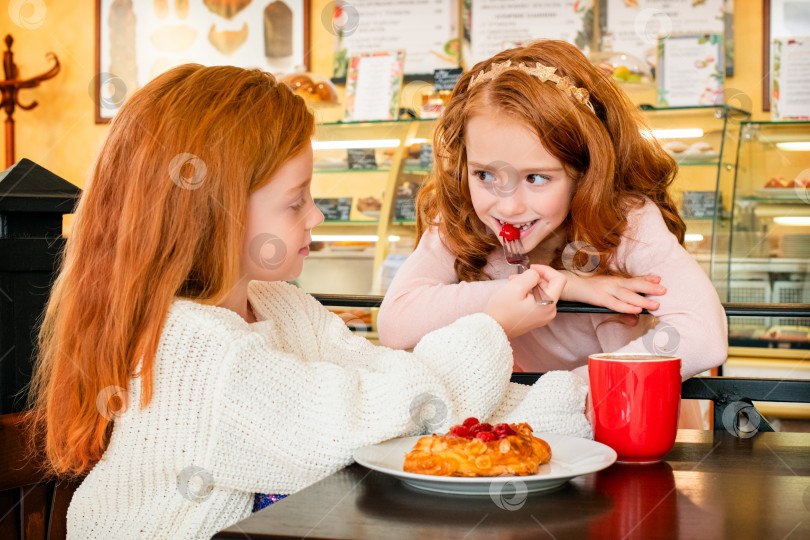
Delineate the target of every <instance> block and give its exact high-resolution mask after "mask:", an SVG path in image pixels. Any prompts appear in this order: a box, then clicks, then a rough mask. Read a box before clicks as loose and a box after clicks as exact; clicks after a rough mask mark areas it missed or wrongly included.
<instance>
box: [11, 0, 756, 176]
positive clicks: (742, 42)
mask: <svg viewBox="0 0 810 540" xmlns="http://www.w3.org/2000/svg"><path fill="white" fill-rule="evenodd" d="M329 3H330V1H329V0H312V13H311V17H310V23H311V47H312V64H311V65H312V69H313V71H315V72H317V73H320V74H322V75H326V76H329V75H330V74H331V70H332V46H333V42H334V36H333V35H332V34H331V33H329V32H327V31H326V29H325V28H324V27H323V25H322V23H321V12H322V11H323V9H324V8H325V7H326V6H327V5H328V4H329ZM44 4H45V13H44V17H43V18H42V24H41V25H40V26H38V27H37V28H34V29H28V28H23V27H20V26H18V25H17V24H15V23H14V22H13V21H12V19H11V17H10V15H9V13H8V9H0V29H2V30H0V32H2V34H3V36H4V35H5V34H7V33H10V34H12V36H13V37H14V40H15V42H14V46H13V51H14V52H15V60H16V62H17V66H18V68H19V71H20V75H21V76H22V77H24V78H25V77H30V76H33V75H36V74H39V73H41V72H43V71H45V70H47V69H49V67H50V65H49V63H48V61H47V60H46V57H45V54H46V53H47V52H48V51H53V52H54V53H56V55H57V56H58V57H59V60H60V62H61V64H62V71H61V72H60V73H59V75H57V76H56V78H54V79H52V80H50V81H46V82H45V83H43V84H42V85H41V86H40V87H39V88H36V89H33V90H27V91H24V92H22V94H21V100H22V102H23V103H30V102H31V101H33V100H37V101H39V102H40V105H39V106H37V107H36V108H35V109H34V110H32V111H22V110H20V109H17V111H16V113H15V115H14V118H15V120H16V122H17V128H16V144H17V159H18V160H19V159H20V158H23V157H27V158H29V159H31V160H32V161H35V162H37V163H39V164H40V165H42V166H43V167H46V168H47V169H50V170H51V171H53V172H54V173H56V174H58V175H60V176H62V177H64V178H65V179H67V180H69V181H70V182H73V183H74V184H76V185H78V186H84V185H85V183H86V180H87V177H88V174H89V172H90V168H91V167H92V163H93V159H94V157H95V154H96V152H97V151H98V148H99V146H100V143H101V141H102V139H103V137H104V135H105V133H106V130H107V127H106V126H104V125H96V124H95V123H94V120H93V117H94V113H93V100H92V97H91V91H90V84H91V81H92V79H93V76H94V63H95V27H94V25H95V1H94V0H79V1H75V2H67V1H65V0H46V1H45V2H44ZM734 4H735V5H734V9H735V13H734V33H735V36H734V37H735V61H736V65H735V70H736V71H735V76H734V77H731V78H729V79H728V80H727V81H726V86H727V88H729V89H735V90H737V91H740V92H742V93H743V94H744V97H743V100H746V99H748V100H750V101H749V102H750V103H751V107H752V109H751V110H752V111H753V113H754V119H763V120H764V119H768V118H770V113H763V112H762V89H761V76H762V73H761V70H762V67H761V66H762V3H761V2H758V1H756V0H737V1H735V3H734ZM6 5H8V4H7V3H6ZM30 5H31V4H28V6H30ZM29 9H30V7H29ZM727 95H728V94H727ZM731 104H733V105H736V106H740V104H741V102H740V101H739V100H735V101H733V102H732V103H731ZM329 116H331V115H329V114H328V113H327V117H329ZM0 138H2V139H4V135H3V134H2V133H0ZM3 144H5V143H3Z"/></svg>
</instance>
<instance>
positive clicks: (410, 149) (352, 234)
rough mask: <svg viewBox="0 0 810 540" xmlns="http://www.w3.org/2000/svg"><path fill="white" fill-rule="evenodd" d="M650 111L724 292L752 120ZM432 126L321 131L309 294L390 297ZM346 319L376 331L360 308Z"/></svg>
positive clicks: (696, 243)
mask: <svg viewBox="0 0 810 540" xmlns="http://www.w3.org/2000/svg"><path fill="white" fill-rule="evenodd" d="M644 115H645V117H646V119H647V122H648V123H649V125H650V127H651V128H652V130H653V132H652V133H651V134H649V136H650V137H653V136H654V137H656V138H658V139H659V140H660V142H661V143H662V145H663V146H664V148H665V149H667V151H668V152H670V153H671V155H672V156H673V157H674V158H675V160H676V161H677V162H678V165H679V172H678V176H677V179H676V181H675V183H674V184H673V186H672V195H673V197H674V199H675V201H676V204H677V205H678V207H679V208H680V209H681V211H682V215H683V217H684V220H685V221H686V224H687V237H686V247H687V249H688V250H689V251H690V253H692V255H693V256H694V257H695V258H696V259H697V260H698V261H699V262H700V264H701V266H702V267H703V268H704V270H705V271H706V273H707V274H708V275H709V276H710V278H711V279H712V281H713V282H714V283H715V284H716V286H718V289H722V288H723V287H725V286H726V283H727V281H728V271H729V268H728V262H729V261H728V254H729V245H730V243H729V233H730V231H731V226H730V223H731V202H732V200H733V195H734V194H733V191H734V178H735V174H736V159H737V148H738V142H739V141H738V138H739V132H740V130H739V126H740V122H742V121H743V120H747V119H748V117H749V115H748V113H746V112H744V111H740V110H738V109H734V108H732V107H728V106H704V107H681V108H668V109H656V108H645V109H644ZM433 127H434V121H433V120H416V119H413V120H399V121H393V122H363V123H340V122H338V123H325V124H321V125H319V126H318V128H317V132H316V136H315V141H314V143H313V144H314V148H315V170H314V175H313V181H312V193H313V197H315V199H316V202H317V203H318V205H319V207H320V208H321V210H322V211H323V212H324V215H325V216H326V221H325V222H324V224H323V225H321V226H320V227H317V228H316V229H315V230H314V231H313V245H312V248H311V254H310V256H309V257H308V258H307V260H306V262H305V263H304V270H303V272H302V274H301V276H300V278H299V279H298V283H299V285H301V286H302V287H303V288H304V289H305V290H307V291H308V292H310V293H326V294H385V291H386V289H387V288H388V284H389V283H390V281H391V279H392V278H393V275H394V273H395V272H396V270H397V269H398V267H399V265H401V264H402V262H403V261H404V260H405V258H406V257H407V256H408V255H409V254H410V253H411V251H413V247H414V245H415V240H416V238H415V235H416V224H415V212H414V199H415V196H416V193H417V191H418V189H419V186H420V185H421V184H422V182H423V181H424V180H425V178H426V176H427V174H428V173H429V172H430V170H431V166H432V157H433V152H432V146H431V144H432V141H433ZM724 294H725V293H724ZM342 316H344V317H345V318H346V319H347V320H349V319H355V322H356V324H357V326H358V327H360V328H361V329H362V328H363V327H365V326H368V327H369V328H367V329H370V327H371V326H373V325H372V324H371V323H370V322H368V321H370V319H371V317H370V315H368V314H367V313H365V312H363V311H362V310H344V313H342ZM358 318H361V319H362V321H361V320H356V319H358Z"/></svg>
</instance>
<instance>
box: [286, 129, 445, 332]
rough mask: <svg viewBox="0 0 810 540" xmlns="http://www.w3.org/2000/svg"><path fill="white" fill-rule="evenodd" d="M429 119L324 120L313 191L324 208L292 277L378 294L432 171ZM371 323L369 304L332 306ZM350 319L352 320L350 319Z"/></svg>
mask: <svg viewBox="0 0 810 540" xmlns="http://www.w3.org/2000/svg"><path fill="white" fill-rule="evenodd" d="M433 126H434V121H433V120H418V119H413V120H399V121H390V122H359V123H341V122H337V123H325V124H320V125H319V126H318V127H317V129H316V134H315V139H314V141H313V148H314V151H315V152H314V153H315V164H314V174H313V178H312V195H313V197H314V198H315V202H316V204H317V205H318V206H319V208H320V209H321V211H322V212H323V213H324V217H325V221H324V223H323V225H321V226H319V227H317V228H316V229H314V230H313V231H312V234H313V238H312V239H313V243H312V245H311V247H310V250H311V251H310V255H309V257H307V259H306V261H305V263H304V269H303V271H302V273H301V276H300V277H299V278H298V280H297V282H298V284H299V285H300V286H301V287H303V288H304V289H305V290H307V291H308V292H310V293H329V294H354V295H357V294H384V293H385V290H386V288H387V284H388V283H390V280H391V278H392V277H393V274H394V272H395V271H396V269H397V268H398V266H399V265H400V264H401V263H402V261H404V260H405V258H406V257H407V256H408V254H410V253H411V251H413V248H414V245H415V237H416V221H415V212H414V200H415V197H416V193H417V191H418V189H419V186H420V185H421V183H422V182H423V181H424V179H425V177H426V175H427V173H428V172H429V171H430V170H431V167H432V160H433V148H432V142H433ZM335 311H339V312H340V313H341V316H343V317H344V318H345V319H346V320H347V321H350V320H353V321H354V323H355V326H357V327H359V328H360V329H362V327H363V326H371V323H370V314H369V313H368V310H348V309H347V310H335ZM350 324H351V323H350Z"/></svg>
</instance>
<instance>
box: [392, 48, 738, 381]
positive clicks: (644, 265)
mask: <svg viewBox="0 0 810 540" xmlns="http://www.w3.org/2000/svg"><path fill="white" fill-rule="evenodd" d="M434 152H435V166H434V170H433V173H432V175H431V177H430V178H429V180H428V181H427V183H426V185H425V186H424V187H423V188H422V189H421V191H420V193H419V196H418V201H417V213H418V227H417V235H418V236H419V243H418V245H417V248H416V250H415V251H414V252H413V253H412V254H411V255H410V257H408V259H407V260H406V261H405V263H404V264H403V266H402V267H401V268H400V270H399V271H398V273H397V274H396V276H395V278H394V280H393V282H392V284H391V286H390V288H389V289H388V291H387V293H386V297H385V300H384V302H383V305H382V308H381V310H380V313H379V318H378V329H379V333H380V340H381V342H382V344H383V345H388V346H390V347H396V348H409V347H412V346H413V345H414V344H415V343H416V341H417V340H418V339H419V338H420V337H421V336H423V335H424V334H426V333H427V332H429V331H431V330H433V329H435V328H438V327H440V326H442V325H444V324H447V323H449V322H451V321H453V320H455V319H456V318H458V317H460V316H463V315H466V314H468V313H474V312H476V311H477V310H479V309H481V306H483V305H485V304H486V302H487V301H488V300H489V299H490V298H493V297H494V296H497V294H498V292H497V291H498V289H499V287H501V286H502V283H503V280H504V279H505V278H507V277H508V276H509V275H511V274H514V273H515V270H514V268H513V267H511V266H510V265H508V264H507V263H506V261H505V260H504V249H503V247H502V245H501V243H500V240H499V234H500V232H501V230H502V228H504V227H506V226H507V224H508V225H511V226H513V227H516V228H518V229H519V230H520V233H519V234H520V239H521V241H522V243H523V246H524V248H525V249H526V250H527V251H528V253H529V257H530V260H531V262H532V263H535V264H539V265H550V266H552V267H554V268H556V269H559V270H562V271H564V272H566V274H567V275H568V278H569V283H568V284H567V285H566V288H565V290H564V291H563V294H562V298H563V299H565V300H573V301H580V302H586V303H590V304H597V305H602V306H606V307H608V308H611V309H614V310H616V311H620V312H624V313H631V314H632V313H639V312H640V310H641V308H646V309H648V310H650V312H651V313H652V314H653V315H654V316H655V319H654V320H642V321H640V322H639V323H638V324H622V323H623V322H626V320H625V319H626V317H627V316H626V315H625V316H622V317H620V318H617V317H616V316H609V315H598V314H585V315H564V316H561V317H556V318H554V319H553V320H551V321H550V322H549V323H548V324H546V325H544V326H542V327H536V328H534V329H532V330H531V331H530V332H527V333H525V334H523V335H521V336H519V337H517V338H515V339H513V340H512V347H513V349H514V355H515V369H516V370H519V371H540V372H544V371H549V370H554V369H568V370H574V371H575V372H576V373H578V374H579V375H581V376H582V377H583V378H584V379H586V380H587V365H586V364H587V359H588V355H589V354H592V353H598V352H643V353H663V354H672V353H675V354H678V355H680V356H681V357H682V359H683V370H682V376H683V378H684V379H685V378H688V377H691V376H693V375H695V374H697V373H699V372H702V371H704V370H707V369H709V368H712V367H714V366H717V365H719V364H721V363H722V362H723V361H724V360H725V358H726V352H727V334H726V332H727V330H726V319H725V313H724V311H723V307H722V305H721V304H720V300H719V299H718V296H717V293H716V292H715V289H714V287H713V286H712V284H711V282H710V281H709V279H708V278H707V276H706V274H705V273H704V272H703V271H702V270H701V269H700V267H699V266H698V264H697V263H696V262H695V260H694V259H693V258H692V257H691V256H690V255H689V254H688V253H687V252H686V250H684V248H683V247H682V246H681V243H682V242H683V240H684V232H685V225H684V222H683V220H682V219H681V218H680V217H679V215H678V211H677V209H676V207H675V205H674V203H673V201H672V198H671V197H670V195H669V194H668V191H667V189H668V188H669V187H670V185H671V184H672V181H673V179H674V178H675V175H676V173H677V167H676V164H675V162H674V161H673V160H672V158H671V157H669V156H668V155H667V154H666V152H665V151H664V150H663V149H662V148H661V146H660V145H659V143H658V142H657V141H656V140H655V139H654V138H653V136H652V132H651V130H650V129H649V128H648V127H647V126H646V125H645V123H644V121H643V119H642V118H641V116H640V113H639V112H638V111H637V110H636V108H635V107H634V106H633V105H632V103H631V102H630V100H629V99H628V98H627V96H626V95H625V94H624V93H623V92H622V91H621V90H620V89H619V88H618V87H617V86H616V84H615V83H614V82H613V81H612V79H611V78H610V77H609V76H606V75H605V74H604V73H603V72H602V71H600V70H599V69H598V68H596V67H595V66H594V65H593V64H591V63H590V62H589V61H588V59H587V58H586V57H585V56H584V55H583V54H582V53H581V52H580V51H579V50H578V49H577V48H576V47H574V46H573V45H570V44H568V43H565V42H562V41H553V40H541V41H536V42H533V43H531V44H529V45H528V46H526V47H521V48H516V49H511V50H507V51H504V52H501V53H499V54H497V55H495V56H494V57H492V58H490V59H489V60H486V61H483V62H481V63H479V64H477V65H476V66H475V67H474V68H473V69H472V70H471V71H470V72H469V73H467V74H465V75H464V76H463V77H461V79H460V80H459V81H458V83H457V84H456V86H455V89H454V91H453V94H452V96H451V98H450V101H449V102H448V104H447V107H446V109H445V111H444V112H443V114H442V116H441V118H440V119H439V120H438V123H437V126H436V130H435V134H434ZM632 276H639V277H635V278H633V277H632ZM541 284H542V282H541ZM638 293H646V294H647V295H648V296H647V297H641V296H640V295H639V294H638ZM645 319H647V318H646V317H645ZM649 319H652V318H649Z"/></svg>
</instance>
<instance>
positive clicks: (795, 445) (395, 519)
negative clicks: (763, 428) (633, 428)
mask: <svg viewBox="0 0 810 540" xmlns="http://www.w3.org/2000/svg"><path fill="white" fill-rule="evenodd" d="M510 508H511V509H510ZM302 537H305V538H341V539H344V538H361V539H362V538H369V539H375V540H376V539H397V540H399V539H403V538H428V539H434V538H459V539H461V538H463V539H465V540H474V539H479V538H487V539H493V538H508V539H510V540H511V539H518V538H532V539H535V538H557V539H560V538H610V539H613V538H643V539H648V538H689V539H699V538H741V539H745V538H755V539H768V538H774V539H786V538H790V539H793V538H796V539H800V538H810V433H758V434H756V435H755V436H753V437H751V438H748V439H737V438H735V437H733V436H731V435H729V434H728V433H726V432H725V431H718V432H711V431H697V430H681V431H679V432H678V439H677V441H676V443H675V448H673V450H672V451H671V452H670V453H669V454H668V455H667V458H666V460H665V461H664V462H662V463H659V464H655V465H613V466H611V467H609V468H608V469H605V470H604V471H600V472H598V473H594V474H589V475H585V476H581V477H578V478H575V479H573V480H571V481H570V482H569V483H568V484H567V485H566V486H565V487H563V488H562V489H560V490H558V491H555V492H552V493H537V494H529V495H528V496H525V495H524V496H523V497H516V496H514V493H504V497H503V498H497V497H495V498H493V497H487V496H483V497H475V496H473V497H470V496H453V495H439V494H432V493H427V492H421V491H417V490H415V489H412V488H409V487H406V486H405V485H403V484H402V483H400V482H399V480H397V479H396V478H393V477H390V476H388V475H385V474H382V473H378V472H374V471H369V470H368V469H365V468H363V467H361V466H360V465H356V464H355V465H352V466H350V467H348V468H346V469H344V470H342V471H339V472H337V473H336V474H333V475H332V476H330V477H328V478H326V479H324V480H322V481H320V482H318V483H316V484H314V485H312V486H310V487H308V488H306V489H304V490H302V491H300V492H298V493H296V494H294V495H292V496H290V497H288V498H286V499H283V500H282V501H279V502H277V503H275V504H273V505H271V506H270V507H268V508H266V509H265V510H263V511H261V512H257V513H256V514H253V515H252V516H250V517H249V518H247V519H245V520H243V521H241V522H240V523H237V524H236V525H234V526H232V527H230V528H228V529H226V530H224V531H222V532H220V533H218V534H217V535H215V536H214V538H253V539H259V538H302Z"/></svg>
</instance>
